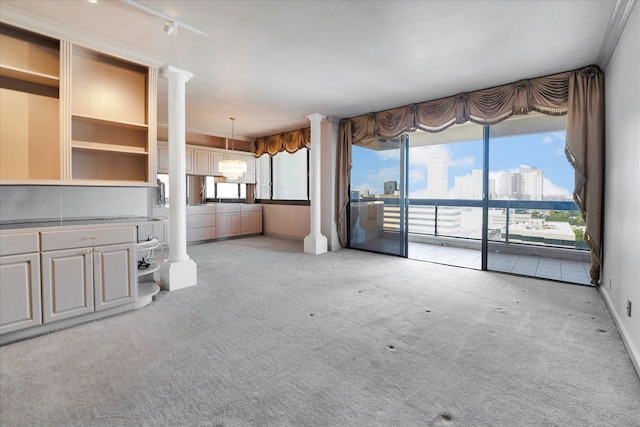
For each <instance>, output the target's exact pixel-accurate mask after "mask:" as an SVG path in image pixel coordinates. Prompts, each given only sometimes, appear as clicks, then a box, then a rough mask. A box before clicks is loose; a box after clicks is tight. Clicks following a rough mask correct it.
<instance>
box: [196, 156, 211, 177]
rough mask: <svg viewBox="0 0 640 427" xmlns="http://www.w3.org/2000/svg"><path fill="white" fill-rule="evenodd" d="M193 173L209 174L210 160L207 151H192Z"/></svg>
mask: <svg viewBox="0 0 640 427" xmlns="http://www.w3.org/2000/svg"><path fill="white" fill-rule="evenodd" d="M193 173H194V174H195V175H211V160H210V153H209V151H205V150H194V151H193Z"/></svg>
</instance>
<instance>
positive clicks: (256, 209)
mask: <svg viewBox="0 0 640 427" xmlns="http://www.w3.org/2000/svg"><path fill="white" fill-rule="evenodd" d="M240 212H241V213H240V233H241V234H260V233H262V205H243V206H242V208H241V211H240Z"/></svg>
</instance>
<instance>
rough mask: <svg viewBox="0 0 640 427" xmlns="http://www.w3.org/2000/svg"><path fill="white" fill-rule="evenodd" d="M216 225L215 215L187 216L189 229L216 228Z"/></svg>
mask: <svg viewBox="0 0 640 427" xmlns="http://www.w3.org/2000/svg"><path fill="white" fill-rule="evenodd" d="M215 225H216V216H215V215H187V229H189V228H202V227H215Z"/></svg>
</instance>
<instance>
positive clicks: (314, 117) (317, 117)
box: [306, 113, 326, 123]
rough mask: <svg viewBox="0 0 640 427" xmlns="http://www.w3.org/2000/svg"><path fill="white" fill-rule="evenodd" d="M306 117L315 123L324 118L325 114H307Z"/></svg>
mask: <svg viewBox="0 0 640 427" xmlns="http://www.w3.org/2000/svg"><path fill="white" fill-rule="evenodd" d="M306 117H307V119H309V121H311V122H313V121H314V120H315V121H316V122H317V123H319V122H321V121H322V120H324V119H325V118H326V116H325V115H324V114H320V113H313V114H309V115H308V116H306Z"/></svg>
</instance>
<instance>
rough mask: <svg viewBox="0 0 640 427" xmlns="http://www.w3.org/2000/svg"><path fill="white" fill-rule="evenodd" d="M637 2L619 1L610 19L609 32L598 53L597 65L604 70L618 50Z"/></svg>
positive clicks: (633, 0) (605, 34)
mask: <svg viewBox="0 0 640 427" xmlns="http://www.w3.org/2000/svg"><path fill="white" fill-rule="evenodd" d="M635 4H636V0H617V1H616V5H615V7H614V9H613V13H612V14H611V18H609V24H608V25H607V30H606V31H605V33H604V38H603V39H602V45H601V46H600V52H599V53H598V60H597V64H598V65H599V66H600V68H601V69H602V70H605V69H606V68H607V65H609V61H611V57H612V56H613V52H615V50H616V46H617V45H618V41H619V40H620V37H621V36H622V32H623V31H624V27H625V26H626V25H627V21H628V20H629V16H630V15H631V11H632V10H633V6H635Z"/></svg>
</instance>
